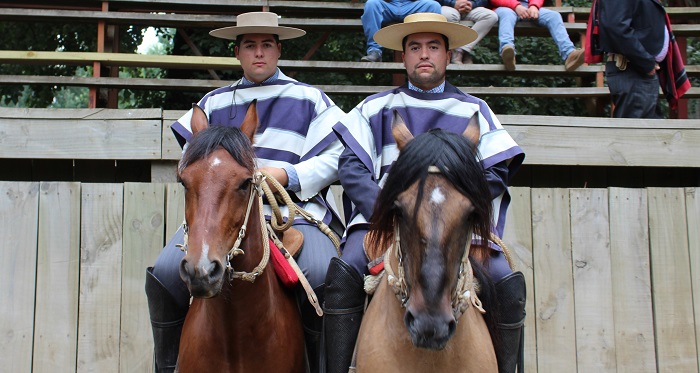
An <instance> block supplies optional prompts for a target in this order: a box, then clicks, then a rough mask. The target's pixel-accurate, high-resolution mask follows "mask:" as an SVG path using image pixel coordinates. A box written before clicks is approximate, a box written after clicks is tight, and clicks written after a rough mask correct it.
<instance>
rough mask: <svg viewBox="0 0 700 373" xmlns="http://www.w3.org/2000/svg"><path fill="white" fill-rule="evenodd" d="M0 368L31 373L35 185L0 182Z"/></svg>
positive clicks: (37, 190) (35, 218)
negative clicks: (1, 265) (0, 269)
mask: <svg viewBox="0 0 700 373" xmlns="http://www.w3.org/2000/svg"><path fill="white" fill-rule="evenodd" d="M0 196H2V198H0V221H2V224H0V237H2V241H0V242H2V243H1V244H0V256H2V258H3V261H4V263H5V266H4V269H3V270H2V271H0V293H2V301H0V315H2V317H0V350H1V351H2V353H1V354H0V367H2V370H3V371H7V372H31V370H32V343H33V336H34V306H35V304H34V291H35V286H36V283H35V279H36V257H37V221H38V214H39V183H30V182H20V183H18V182H5V181H1V182H0Z"/></svg>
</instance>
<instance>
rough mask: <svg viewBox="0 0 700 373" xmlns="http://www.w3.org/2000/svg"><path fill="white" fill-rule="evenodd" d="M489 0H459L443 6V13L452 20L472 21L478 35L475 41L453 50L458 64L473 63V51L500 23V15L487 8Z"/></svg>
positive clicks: (453, 61) (453, 60) (454, 58)
mask: <svg viewBox="0 0 700 373" xmlns="http://www.w3.org/2000/svg"><path fill="white" fill-rule="evenodd" d="M488 4H489V2H488V0H471V1H470V0H458V1H457V2H455V6H453V7H450V6H443V7H442V15H443V16H445V18H447V20H448V21H450V22H459V21H463V20H467V21H472V22H474V25H473V26H472V30H474V31H476V34H477V35H478V36H477V37H476V40H474V41H473V42H471V43H469V44H467V45H463V46H461V47H458V48H455V49H453V50H452V60H451V61H450V62H452V63H453V64H456V65H462V64H471V63H474V61H473V60H472V51H473V50H474V48H475V47H476V45H477V44H479V42H480V41H481V39H483V38H484V37H485V36H486V35H487V34H488V33H489V31H491V28H492V27H493V26H495V25H496V24H497V23H498V15H497V14H496V12H494V11H493V10H491V9H489V8H487V6H488Z"/></svg>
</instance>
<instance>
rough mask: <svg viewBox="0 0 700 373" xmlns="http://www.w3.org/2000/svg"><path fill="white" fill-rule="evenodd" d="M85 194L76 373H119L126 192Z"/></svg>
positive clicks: (86, 187) (104, 187)
mask: <svg viewBox="0 0 700 373" xmlns="http://www.w3.org/2000/svg"><path fill="white" fill-rule="evenodd" d="M82 189H83V190H82V195H81V216H82V221H81V230H80V233H81V250H80V305H79V312H78V330H79V335H78V369H77V373H87V372H101V373H110V372H114V373H116V372H119V335H120V331H119V328H120V325H119V323H120V310H121V271H122V269H121V268H122V222H123V212H122V202H123V200H124V194H123V187H122V185H121V184H83V185H82ZM125 312H127V310H125Z"/></svg>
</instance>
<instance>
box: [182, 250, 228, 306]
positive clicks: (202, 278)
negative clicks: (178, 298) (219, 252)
mask: <svg viewBox="0 0 700 373" xmlns="http://www.w3.org/2000/svg"><path fill="white" fill-rule="evenodd" d="M225 273H226V267H224V265H223V263H222V262H221V261H219V260H213V261H209V260H205V261H202V260H200V261H198V262H196V263H193V262H192V261H190V260H188V258H187V256H185V258H183V259H182V261H181V262H180V278H182V281H184V282H185V284H187V288H188V289H189V290H190V294H191V295H192V296H193V297H195V298H211V297H214V296H216V295H218V294H219V293H220V292H221V287H222V286H223V283H224V278H225V276H224V274H225Z"/></svg>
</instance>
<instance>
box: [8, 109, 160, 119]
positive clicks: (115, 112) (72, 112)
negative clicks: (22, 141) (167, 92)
mask: <svg viewBox="0 0 700 373" xmlns="http://www.w3.org/2000/svg"><path fill="white" fill-rule="evenodd" d="M161 117H162V109H78V108H75V109H44V108H3V109H2V113H0V120H2V119H1V118H15V119H25V120H29V119H101V120H105V119H129V120H136V119H160V118H161Z"/></svg>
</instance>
